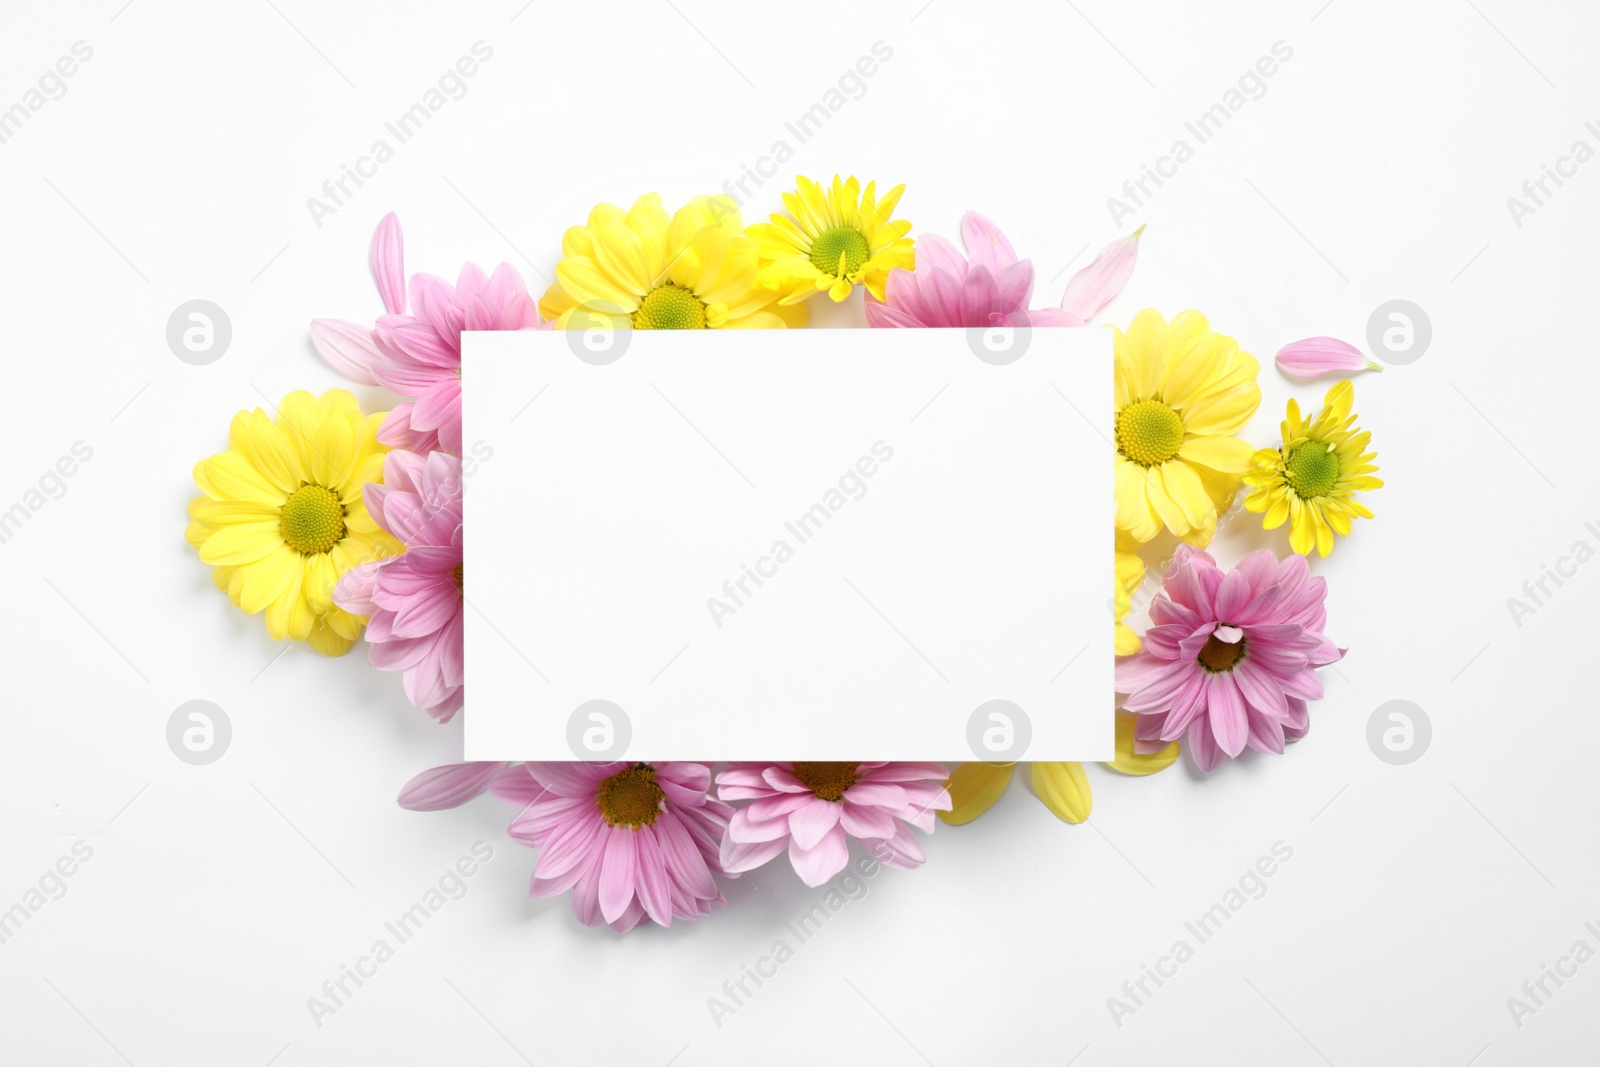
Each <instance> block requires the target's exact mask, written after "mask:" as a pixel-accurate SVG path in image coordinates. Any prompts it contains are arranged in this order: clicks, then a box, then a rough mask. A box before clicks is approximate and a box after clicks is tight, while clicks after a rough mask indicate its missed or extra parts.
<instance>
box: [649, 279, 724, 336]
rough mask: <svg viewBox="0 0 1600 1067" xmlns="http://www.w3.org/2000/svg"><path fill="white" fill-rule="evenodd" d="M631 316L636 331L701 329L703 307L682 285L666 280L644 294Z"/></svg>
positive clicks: (703, 324) (703, 318) (704, 316)
mask: <svg viewBox="0 0 1600 1067" xmlns="http://www.w3.org/2000/svg"><path fill="white" fill-rule="evenodd" d="M630 318H631V319H632V321H633V328H634V329H636V330H703V329H705V328H706V306H705V304H704V303H702V302H701V301H700V299H699V298H698V297H697V296H695V295H694V294H693V293H691V292H690V291H689V290H687V289H685V288H684V287H683V286H681V285H677V284H675V283H673V282H668V283H667V284H666V285H658V286H656V287H655V288H654V289H652V290H650V291H649V292H648V293H646V294H645V297H644V299H643V300H641V301H640V302H639V310H638V311H635V312H634V313H633V314H632V315H631V316H630Z"/></svg>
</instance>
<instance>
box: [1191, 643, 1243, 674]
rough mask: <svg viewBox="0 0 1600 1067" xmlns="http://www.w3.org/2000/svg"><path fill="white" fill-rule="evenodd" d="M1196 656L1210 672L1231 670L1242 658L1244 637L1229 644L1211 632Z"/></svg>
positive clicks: (1219, 672)
mask: <svg viewBox="0 0 1600 1067" xmlns="http://www.w3.org/2000/svg"><path fill="white" fill-rule="evenodd" d="M1196 658H1197V659H1198V660H1199V661H1200V666H1202V667H1204V668H1205V669H1206V670H1208V671H1210V672H1211V673H1212V674H1222V673H1224V672H1226V671H1231V670H1233V668H1234V667H1235V666H1236V665H1237V664H1238V662H1239V661H1240V660H1242V659H1244V638H1243V637H1241V638H1239V640H1237V641H1235V642H1234V643H1233V644H1231V645H1230V644H1228V642H1226V641H1223V640H1221V639H1220V638H1218V637H1217V635H1216V634H1212V635H1211V636H1210V637H1208V638H1206V643H1205V647H1204V648H1202V649H1201V650H1200V655H1199V656H1197V657H1196Z"/></svg>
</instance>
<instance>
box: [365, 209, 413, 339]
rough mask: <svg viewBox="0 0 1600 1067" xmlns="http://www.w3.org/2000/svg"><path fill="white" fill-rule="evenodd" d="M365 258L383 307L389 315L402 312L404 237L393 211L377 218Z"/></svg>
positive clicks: (403, 299) (404, 262) (403, 305)
mask: <svg viewBox="0 0 1600 1067" xmlns="http://www.w3.org/2000/svg"><path fill="white" fill-rule="evenodd" d="M367 259H368V260H369V261H370V262H371V264H372V280H373V281H375V282H377V283H378V295H379V296H380V297H382V298H383V306H384V308H385V309H386V310H387V311H388V312H389V314H391V315H399V314H402V313H403V312H404V311H405V309H406V256H405V240H404V238H403V237H402V235H401V233H400V220H399V218H397V217H396V216H395V213H394V212H392V211H391V212H389V213H388V214H387V215H385V216H384V217H383V218H381V219H379V220H378V228H377V229H376V230H374V231H373V232H372V245H371V247H370V248H369V249H368V250H367Z"/></svg>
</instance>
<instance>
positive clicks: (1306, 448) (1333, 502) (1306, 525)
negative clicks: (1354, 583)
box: [1244, 382, 1383, 556]
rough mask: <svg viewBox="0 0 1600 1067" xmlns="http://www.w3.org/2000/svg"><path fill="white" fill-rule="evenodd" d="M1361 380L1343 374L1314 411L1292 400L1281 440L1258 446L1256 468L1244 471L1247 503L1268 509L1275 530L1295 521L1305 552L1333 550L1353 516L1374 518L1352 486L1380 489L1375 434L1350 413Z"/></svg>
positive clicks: (1293, 541)
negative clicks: (1308, 413) (1309, 413)
mask: <svg viewBox="0 0 1600 1067" xmlns="http://www.w3.org/2000/svg"><path fill="white" fill-rule="evenodd" d="M1355 396H1356V390H1355V386H1353V385H1351V384H1350V383H1349V382H1340V383H1338V384H1337V385H1335V386H1334V387H1333V388H1332V389H1329V390H1328V395H1327V396H1326V397H1324V398H1323V401H1322V410H1321V411H1320V412H1318V413H1317V415H1316V417H1315V418H1310V419H1308V418H1305V417H1303V416H1302V415H1301V414H1300V405H1299V404H1297V403H1295V402H1294V401H1293V400H1290V401H1289V410H1288V415H1287V417H1286V418H1285V419H1284V421H1283V444H1282V445H1281V446H1279V447H1278V448H1264V449H1262V450H1261V451H1259V452H1257V453H1256V454H1255V459H1254V464H1255V470H1254V471H1252V472H1251V473H1250V474H1248V475H1246V476H1245V479H1244V481H1245V484H1246V485H1249V486H1253V487H1254V491H1253V492H1252V493H1251V494H1250V495H1249V496H1248V497H1246V498H1245V502H1244V506H1245V508H1246V510H1248V511H1252V512H1255V513H1256V514H1265V518H1264V519H1263V523H1262V524H1263V525H1264V526H1265V527H1266V528H1267V529H1269V530H1275V529H1277V528H1278V527H1279V526H1282V525H1283V524H1284V523H1285V522H1288V524H1289V547H1290V548H1292V549H1294V551H1296V552H1298V553H1300V554H1301V555H1302V556H1304V555H1307V554H1309V553H1310V552H1311V550H1312V548H1315V549H1316V550H1317V551H1318V552H1319V553H1320V554H1322V555H1324V556H1326V555H1327V554H1328V553H1330V552H1332V551H1333V535H1334V534H1339V535H1340V536H1344V535H1347V534H1349V533H1350V520H1351V519H1354V518H1357V517H1359V518H1363V519H1370V518H1372V512H1370V511H1368V510H1367V508H1366V507H1365V506H1363V505H1362V504H1360V503H1358V502H1357V501H1356V500H1355V498H1354V496H1353V495H1352V494H1355V493H1359V492H1362V491H1364V490H1367V489H1378V488H1381V487H1382V485H1383V482H1382V480H1380V479H1378V478H1374V477H1372V475H1373V474H1375V473H1377V470H1378V467H1377V464H1375V463H1373V462H1372V461H1373V460H1375V459H1377V458H1378V454H1377V453H1376V452H1368V451H1367V450H1366V449H1367V445H1368V444H1369V443H1370V442H1371V440H1372V434H1370V433H1368V432H1367V431H1365V430H1362V429H1360V428H1358V427H1357V426H1356V424H1355V423H1356V416H1355V415H1353V414H1351V413H1350V405H1351V404H1352V403H1353V402H1354V401H1355Z"/></svg>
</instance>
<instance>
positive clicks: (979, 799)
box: [939, 715, 1178, 826]
mask: <svg viewBox="0 0 1600 1067" xmlns="http://www.w3.org/2000/svg"><path fill="white" fill-rule="evenodd" d="M1135 721H1136V718H1135V716H1132V715H1118V716H1117V755H1116V758H1115V759H1112V760H1110V761H1108V762H1107V763H1106V766H1107V767H1109V768H1111V769H1112V770H1114V771H1118V772H1120V773H1122V774H1130V775H1138V776H1143V775H1147V774H1155V773H1156V772H1157V771H1163V770H1166V769H1167V768H1168V767H1170V766H1172V764H1173V762H1174V761H1176V760H1177V758H1178V743H1177V742H1176V741H1174V742H1172V743H1171V744H1169V745H1167V746H1166V747H1165V748H1163V749H1162V750H1161V751H1160V752H1154V753H1151V754H1149V755H1142V754H1140V753H1137V752H1135V751H1134V750H1133V728H1134V723H1135ZM1014 767H1016V764H1015V763H963V764H962V765H961V766H959V767H957V768H956V769H955V773H953V774H952V775H950V780H949V781H948V782H946V783H945V788H946V789H948V790H949V791H950V800H951V808H950V810H949V811H941V812H939V818H940V819H942V820H944V821H945V822H947V823H949V824H950V825H951V826H960V825H962V824H963V823H969V822H971V821H972V820H973V819H976V818H977V817H978V816H980V815H982V814H983V813H984V812H986V811H988V810H989V808H991V807H992V806H993V805H994V802H995V801H997V800H999V799H1000V794H1002V793H1004V792H1005V791H1006V786H1007V785H1009V784H1010V782H1011V771H1012V769H1013V768H1014ZM1029 770H1030V774H1029V778H1030V783H1031V784H1032V786H1033V792H1034V795H1036V796H1037V797H1038V798H1039V800H1040V802H1041V803H1043V804H1044V806H1045V807H1047V808H1049V809H1050V812H1051V813H1052V814H1053V815H1055V817H1056V818H1058V819H1060V820H1061V821H1062V822H1070V823H1080V822H1084V821H1085V820H1087V819H1088V818H1089V812H1090V811H1091V810H1092V809H1093V808H1094V792H1093V790H1091V789H1090V788H1089V776H1088V774H1087V773H1085V771H1084V768H1083V764H1081V763H1075V762H1057V763H1035V764H1032V765H1031V767H1030V769H1029Z"/></svg>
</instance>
